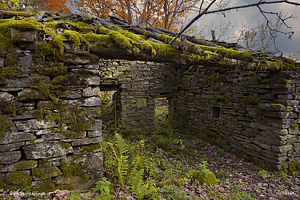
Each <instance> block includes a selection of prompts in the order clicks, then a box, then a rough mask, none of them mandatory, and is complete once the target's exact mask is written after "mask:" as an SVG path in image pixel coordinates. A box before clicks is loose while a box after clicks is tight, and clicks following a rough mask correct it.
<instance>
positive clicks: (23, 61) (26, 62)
mask: <svg viewBox="0 0 300 200" xmlns="http://www.w3.org/2000/svg"><path fill="white" fill-rule="evenodd" d="M31 63H32V55H28V56H24V57H20V61H19V66H20V67H21V68H24V67H30V66H31Z"/></svg>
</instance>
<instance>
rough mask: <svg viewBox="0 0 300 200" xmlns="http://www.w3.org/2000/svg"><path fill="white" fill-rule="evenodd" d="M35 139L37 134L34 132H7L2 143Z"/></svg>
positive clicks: (0, 142) (0, 141)
mask: <svg viewBox="0 0 300 200" xmlns="http://www.w3.org/2000/svg"><path fill="white" fill-rule="evenodd" d="M35 139H36V136H35V135H34V134H33V133H24V132H7V133H6V134H5V136H4V137H3V138H1V140H0V144H10V143H18V142H23V141H29V140H35Z"/></svg>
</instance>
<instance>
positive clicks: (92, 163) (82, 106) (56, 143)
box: [0, 28, 103, 192]
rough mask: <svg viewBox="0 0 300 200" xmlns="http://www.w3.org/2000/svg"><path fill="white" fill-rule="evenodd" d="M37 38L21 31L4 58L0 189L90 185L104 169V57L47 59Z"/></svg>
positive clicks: (0, 100)
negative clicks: (42, 56) (101, 69)
mask: <svg viewBox="0 0 300 200" xmlns="http://www.w3.org/2000/svg"><path fill="white" fill-rule="evenodd" d="M10 30H11V37H12V38H13V37H14V36H15V35H16V34H17V35H20V34H19V33H20V31H18V30H16V29H13V28H11V29H10ZM36 38H37V33H36V32H35V31H25V32H23V33H22V34H21V38H19V43H15V44H14V46H13V49H12V50H11V51H10V52H7V54H6V55H5V56H3V57H0V70H1V80H0V119H1V125H0V188H3V189H11V190H17V189H19V188H21V189H22V188H24V187H26V186H30V185H32V186H34V191H42V192H45V191H51V190H53V189H55V188H61V189H76V190H77V189H88V188H90V187H92V186H93V184H94V183H95V181H97V180H99V178H100V177H102V174H103V166H102V159H103V158H102V148H101V141H102V123H101V120H100V112H99V110H100V109H99V107H100V105H101V100H100V98H99V92H100V76H99V64H98V62H97V61H96V62H95V61H94V60H93V59H91V57H90V56H87V55H83V54H80V53H78V54H76V53H74V54H72V53H69V55H68V56H69V57H68V59H65V62H56V61H52V60H47V59H44V60H41V59H39V57H37V52H36V49H35V41H36ZM66 42H67V41H66Z"/></svg>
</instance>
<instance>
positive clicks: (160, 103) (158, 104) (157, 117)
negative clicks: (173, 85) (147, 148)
mask: <svg viewBox="0 0 300 200" xmlns="http://www.w3.org/2000/svg"><path fill="white" fill-rule="evenodd" d="M154 103H155V112H154V126H155V129H156V130H165V129H167V128H168V127H169V101H168V99H167V98H166V97H163V98H155V99H154Z"/></svg>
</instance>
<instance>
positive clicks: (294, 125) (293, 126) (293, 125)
mask: <svg viewBox="0 0 300 200" xmlns="http://www.w3.org/2000/svg"><path fill="white" fill-rule="evenodd" d="M290 126H291V127H292V128H298V127H299V124H290Z"/></svg>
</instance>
